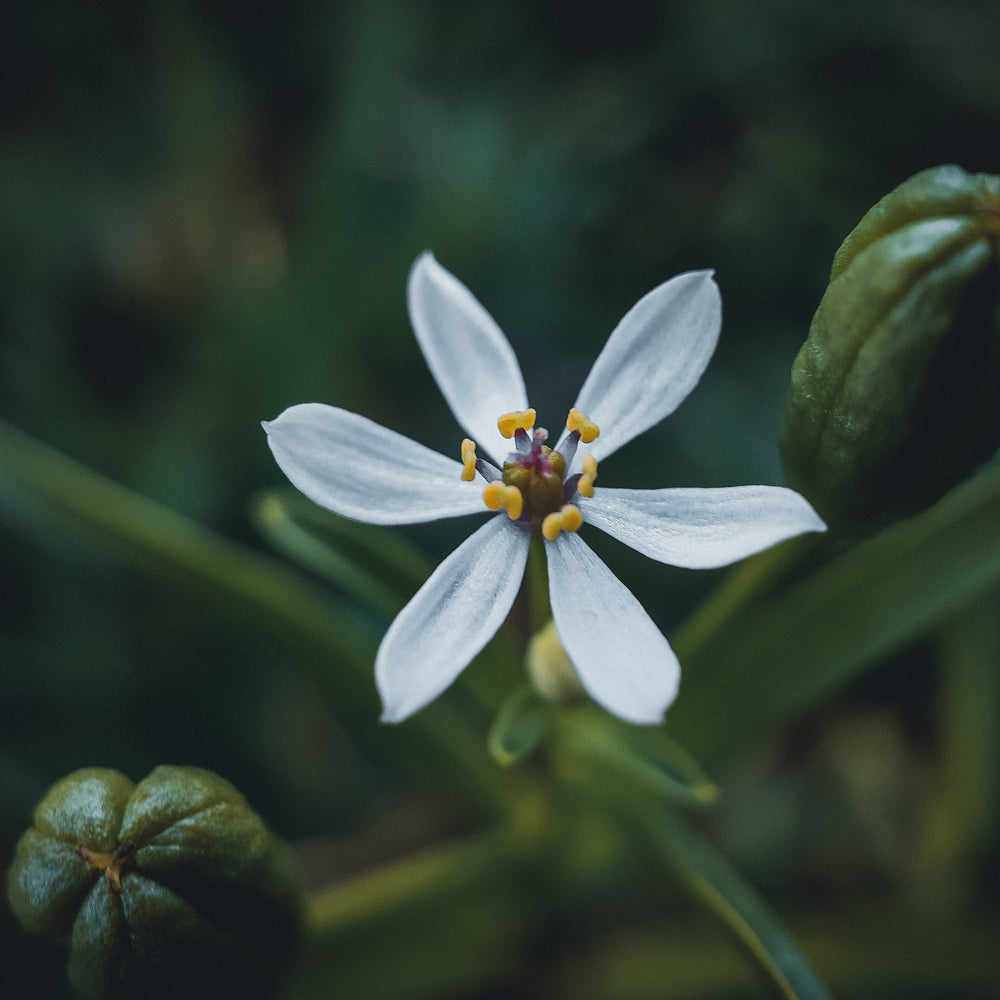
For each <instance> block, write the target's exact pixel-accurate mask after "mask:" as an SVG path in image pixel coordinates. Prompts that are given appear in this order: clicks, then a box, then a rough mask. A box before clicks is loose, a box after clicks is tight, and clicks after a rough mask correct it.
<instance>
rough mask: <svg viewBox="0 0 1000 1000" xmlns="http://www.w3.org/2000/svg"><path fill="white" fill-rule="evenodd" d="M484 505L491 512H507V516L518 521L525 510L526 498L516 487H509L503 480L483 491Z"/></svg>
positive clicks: (495, 481) (491, 484) (493, 483)
mask: <svg viewBox="0 0 1000 1000" xmlns="http://www.w3.org/2000/svg"><path fill="white" fill-rule="evenodd" d="M483 503H485V504H486V506H487V507H489V509H490V510H501V509H502V510H505V511H507V516H508V517H509V518H510V519H511V520H512V521H516V520H517V519H518V518H519V517H520V516H521V511H522V510H523V509H524V497H523V496H522V495H521V491H520V490H519V489H518V488H517V487H516V486H508V485H507V484H506V483H504V482H501V480H499V479H497V480H494V481H493V482H492V483H490V484H489V486H487V487H486V489H485V490H483Z"/></svg>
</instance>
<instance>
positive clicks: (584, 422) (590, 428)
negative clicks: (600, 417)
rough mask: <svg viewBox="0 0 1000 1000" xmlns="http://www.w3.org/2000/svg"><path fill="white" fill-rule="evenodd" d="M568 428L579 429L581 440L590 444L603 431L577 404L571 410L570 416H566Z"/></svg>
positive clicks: (570, 429)
mask: <svg viewBox="0 0 1000 1000" xmlns="http://www.w3.org/2000/svg"><path fill="white" fill-rule="evenodd" d="M566 430H568V431H579V432H580V440H581V441H582V442H583V443H584V444H590V442H591V441H593V440H594V439H595V438H596V437H597V436H598V435H599V434H600V433H601V429H600V427H598V426H597V424H595V423H594V421H593V420H591V419H590V417H587V416H585V415H584V414H582V413H581V412H580V411H579V410H578V409H577V408H576V407H575V406H574V407H573V409H572V410H570V411H569V416H568V417H567V418H566Z"/></svg>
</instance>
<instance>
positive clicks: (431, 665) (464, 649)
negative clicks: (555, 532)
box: [375, 514, 531, 722]
mask: <svg viewBox="0 0 1000 1000" xmlns="http://www.w3.org/2000/svg"><path fill="white" fill-rule="evenodd" d="M530 543H531V533H530V532H529V531H528V530H527V529H526V528H524V527H522V526H521V525H518V524H515V523H514V522H513V521H510V520H508V519H507V517H506V516H504V515H502V514H501V515H498V516H497V517H493V518H490V520H489V521H487V522H486V524H484V525H483V526H482V527H481V528H479V529H478V530H477V531H476V532H475V533H474V534H473V535H472V536H471V537H469V538H467V539H466V540H465V541H464V542H463V543H462V544H461V545H460V546H459V547H458V548H457V549H455V551H454V552H452V554H451V555H450V556H448V558H447V559H445V561H444V562H443V563H441V565H440V566H438V568H437V569H436V570H434V572H433V573H432V574H431V575H430V577H429V578H428V580H427V582H426V583H425V584H424V585H423V586H422V587H421V588H420V590H418V591H417V593H416V595H415V596H414V598H413V600H411V601H410V603H409V604H407V605H406V607H405V608H403V610H402V611H401V612H400V613H399V614H398V615H397V616H396V619H395V621H393V623H392V625H390V626H389V631H388V632H386V634H385V638H384V639H383V640H382V644H381V645H380V646H379V650H378V656H377V657H376V658H375V682H376V684H377V685H378V689H379V693H380V694H381V696H382V708H383V712H382V718H383V720H384V721H386V722H400V721H401V720H403V719H405V718H406V717H407V716H409V715H412V714H413V713H414V712H416V711H417V710H418V709H420V708H423V707H424V705H426V704H427V703H428V702H431V701H433V700H434V699H435V698H436V697H437V696H438V695H439V694H441V692H442V691H444V690H445V688H447V687H448V685H450V684H451V682H452V681H453V680H455V678H456V677H457V676H458V675H459V674H460V673H461V672H462V671H463V670H464V669H465V667H466V666H467V665H468V663H469V662H470V661H471V660H472V658H473V657H474V656H475V655H476V654H477V653H478V652H479V651H480V650H481V649H482V648H483V646H485V645H486V643H487V642H489V640H490V639H491V638H492V637H493V635H494V633H495V632H496V630H497V629H498V628H500V626H501V625H502V624H503V622H504V619H505V618H506V617H507V612H508V611H510V606H511V605H512V604H513V603H514V598H515V597H516V596H517V591H518V588H519V587H520V585H521V579H522V577H523V576H524V564H525V562H526V561H527V558H528V547H529V545H530Z"/></svg>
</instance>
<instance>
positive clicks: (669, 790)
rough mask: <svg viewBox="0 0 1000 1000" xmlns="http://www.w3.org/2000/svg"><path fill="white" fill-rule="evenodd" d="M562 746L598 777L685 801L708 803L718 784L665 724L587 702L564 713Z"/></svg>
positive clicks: (668, 798)
mask: <svg viewBox="0 0 1000 1000" xmlns="http://www.w3.org/2000/svg"><path fill="white" fill-rule="evenodd" d="M559 735H560V749H561V750H562V752H563V753H564V754H569V755H573V756H575V757H576V758H577V762H576V766H577V768H580V769H582V770H583V771H584V772H585V773H588V774H590V775H591V777H592V778H593V780H595V781H597V782H604V783H610V785H611V786H613V787H629V788H632V789H634V790H636V791H637V792H639V793H640V794H643V793H644V794H652V795H654V796H658V797H663V798H665V799H667V800H669V801H671V802H675V803H677V804H679V805H683V806H699V805H707V804H708V803H710V802H713V801H715V798H716V796H717V795H718V789H717V788H716V786H715V785H714V784H713V783H712V781H711V779H710V778H709V777H708V776H707V775H706V774H705V772H704V771H702V769H701V767H700V766H699V765H698V763H697V761H695V759H694V758H693V757H692V756H691V755H690V754H689V753H688V752H687V751H686V750H685V749H684V748H683V747H681V746H680V745H679V744H678V743H677V742H675V741H674V740H673V739H671V738H670V737H669V736H667V734H666V733H665V732H664V731H663V730H662V729H657V728H653V727H647V726H633V725H630V724H629V723H625V722H621V721H620V720H618V719H615V718H613V717H612V716H609V715H607V714H606V713H604V712H602V711H600V710H597V709H589V708H584V709H580V710H578V711H576V712H572V713H568V714H567V715H566V716H565V717H564V718H562V719H560V731H559Z"/></svg>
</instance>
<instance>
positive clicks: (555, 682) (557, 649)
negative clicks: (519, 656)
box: [524, 621, 586, 704]
mask: <svg viewBox="0 0 1000 1000" xmlns="http://www.w3.org/2000/svg"><path fill="white" fill-rule="evenodd" d="M524 662H525V665H526V666H527V668H528V676H529V677H530V678H531V683H532V685H533V687H534V688H535V690H536V691H537V692H538V693H539V694H540V695H541V696H542V697H543V698H544V699H545V700H546V701H551V702H555V703H556V704H573V703H575V702H578V701H583V700H584V699H585V698H586V693H585V692H584V690H583V685H582V684H581V683H580V678H579V677H577V674H576V670H575V669H574V668H573V663H572V661H571V660H570V658H569V656H567V655H566V650H565V649H564V648H563V644H562V643H561V642H560V641H559V634H558V633H557V632H556V626H555V622H553V621H549V622H548V624H547V625H544V626H543V627H542V628H541V629H539V631H538V632H537V633H535V635H533V636H532V637H531V641H530V642H529V643H528V650H527V653H526V655H525V658H524Z"/></svg>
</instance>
